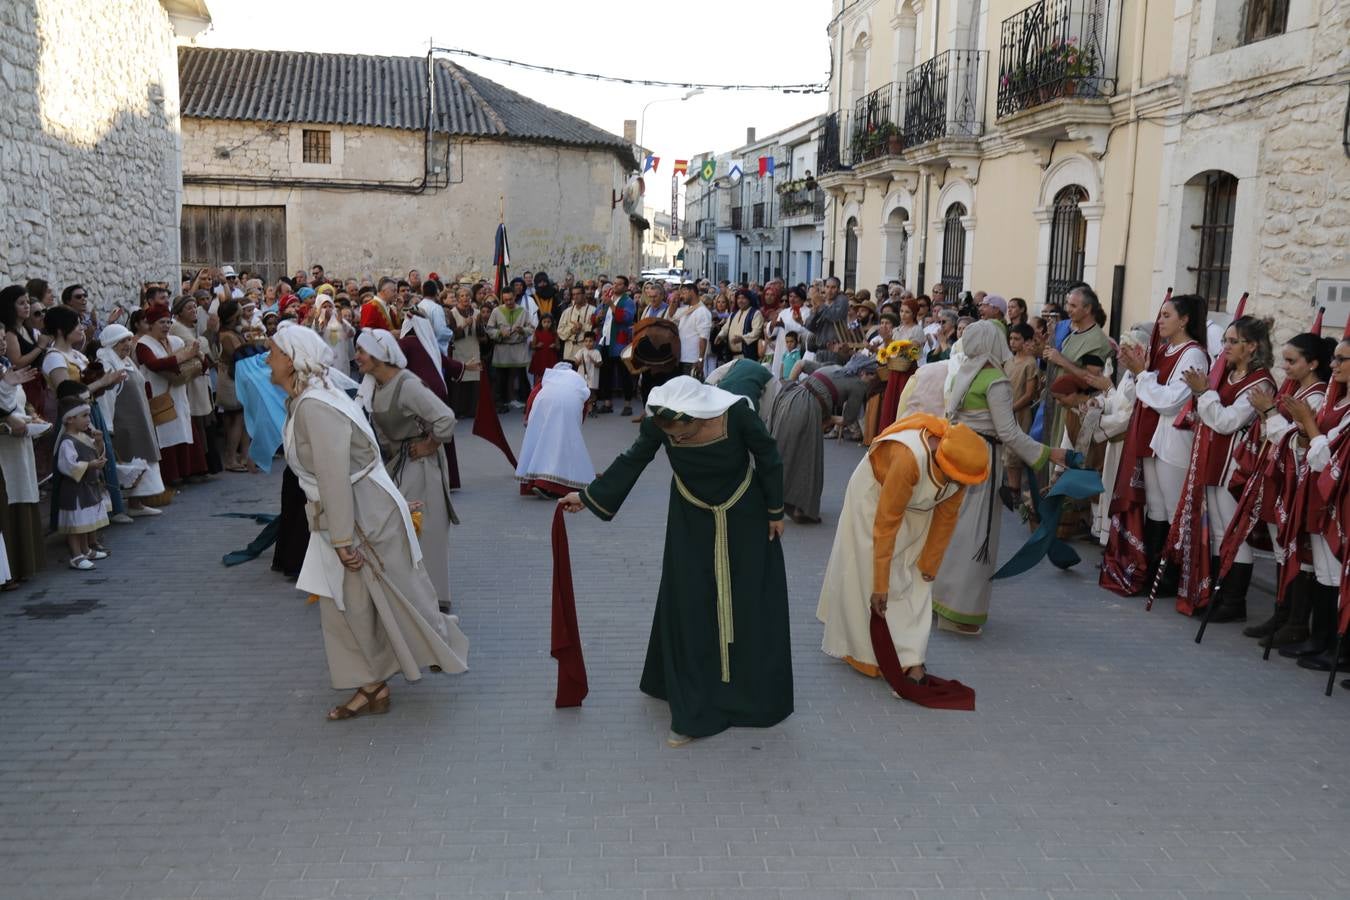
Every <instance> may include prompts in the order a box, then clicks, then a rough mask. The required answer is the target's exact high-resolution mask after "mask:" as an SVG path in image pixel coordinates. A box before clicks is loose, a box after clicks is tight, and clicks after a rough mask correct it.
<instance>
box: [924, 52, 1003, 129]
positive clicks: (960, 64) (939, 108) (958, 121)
mask: <svg viewBox="0 0 1350 900" xmlns="http://www.w3.org/2000/svg"><path fill="white" fill-rule="evenodd" d="M988 68H989V51H987V50H948V51H946V52H945V53H939V54H938V55H937V56H935V57H933V58H932V59H930V60H928V62H926V63H923V64H922V65H919V66H915V67H914V68H912V69H910V70H909V74H908V75H907V76H906V77H905V129H904V131H905V144H906V146H908V147H915V146H917V145H919V144H926V143H928V142H929V141H936V140H938V139H940V138H977V137H979V136H980V135H981V134H983V133H984V97H985V93H984V82H985V72H986V71H987V70H988Z"/></svg>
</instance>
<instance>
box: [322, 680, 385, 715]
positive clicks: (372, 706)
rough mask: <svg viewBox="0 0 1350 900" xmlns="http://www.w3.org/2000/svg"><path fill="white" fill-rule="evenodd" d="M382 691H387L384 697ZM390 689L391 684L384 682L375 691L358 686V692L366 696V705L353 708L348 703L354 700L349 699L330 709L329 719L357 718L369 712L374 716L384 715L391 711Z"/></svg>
mask: <svg viewBox="0 0 1350 900" xmlns="http://www.w3.org/2000/svg"><path fill="white" fill-rule="evenodd" d="M381 691H384V692H385V694H384V696H383V697H381V696H379V695H380V692H381ZM388 691H389V685H387V684H382V685H380V686H379V687H377V688H376V689H375V690H373V691H368V690H366V689H365V688H363V687H360V688H357V689H356V692H357V693H358V694H360V695H361V696H363V697H365V698H366V703H365V705H364V706H362V707H359V708H357V709H352V708H351V707H350V706H348V705H347V703H351V702H352V701H351V700H348V701H347V703H344V704H342V705H341V706H335V707H333V708H332V709H331V710H329V711H328V721H330V722H341V721H344V720H346V719H355V718H356V717H357V716H364V715H367V714H369V715H372V716H382V715H384V714H385V713H387V712H389V693H388ZM353 699H355V698H353Z"/></svg>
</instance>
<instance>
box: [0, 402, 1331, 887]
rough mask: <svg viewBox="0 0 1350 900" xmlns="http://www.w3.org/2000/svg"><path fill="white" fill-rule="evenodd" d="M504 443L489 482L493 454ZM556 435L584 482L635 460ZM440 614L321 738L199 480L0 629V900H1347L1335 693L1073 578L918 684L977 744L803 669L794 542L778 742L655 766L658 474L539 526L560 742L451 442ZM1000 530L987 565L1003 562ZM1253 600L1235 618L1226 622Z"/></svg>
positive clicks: (837, 449) (662, 725)
mask: <svg viewBox="0 0 1350 900" xmlns="http://www.w3.org/2000/svg"><path fill="white" fill-rule="evenodd" d="M506 418H507V420H508V421H507V430H508V434H509V436H510V439H511V441H512V444H513V446H516V447H519V446H520V427H519V416H518V415H515V414H513V415H511V416H508V417H506ZM635 429H636V426H633V425H631V424H630V423H629V422H628V421H627V420H626V419H621V418H620V417H618V416H608V417H602V418H601V419H599V420H592V421H591V422H589V423H588V424H587V426H586V433H587V436H588V439H589V440H590V442H591V450H592V455H593V458H594V461H595V463H596V465H597V468H603V466H604V465H605V464H606V463H607V462H608V460H609V459H610V458H611V457H612V456H613V455H614V454H615V453H617V452H618V451H619V450H620V449H621V448H622V447H623V446H625V445H626V444H627V442H628V440H630V439H631V437H632V436H633V433H634V431H635ZM460 435H461V437H460V439H459V440H460V450H459V457H460V463H461V469H462V472H463V476H464V483H465V485H466V487H465V489H464V490H463V491H461V492H460V493H459V494H457V495H456V505H457V509H458V511H459V515H460V517H461V519H462V520H463V523H464V524H463V525H461V526H460V527H459V528H457V529H456V530H455V531H454V533H453V539H454V542H453V559H454V561H455V565H456V569H457V572H458V578H457V580H456V583H455V585H454V590H455V595H454V601H455V606H456V611H457V612H458V614H459V615H460V617H461V624H462V626H463V628H464V630H465V632H466V633H467V634H468V635H469V638H470V640H471V641H472V649H471V654H470V659H469V662H470V666H471V670H470V671H469V672H468V673H466V674H464V675H462V676H458V677H453V678H451V677H438V676H431V677H428V678H426V679H424V680H423V681H422V682H421V683H419V684H417V685H413V686H408V685H406V684H404V683H403V682H402V681H401V680H396V681H395V682H394V683H393V692H394V703H393V709H392V711H391V713H390V714H389V715H387V716H382V717H370V718H361V719H358V720H356V721H353V722H347V723H338V724H335V723H328V722H326V721H325V720H324V713H325V711H326V710H327V709H328V708H329V707H330V706H332V705H333V704H335V703H337V702H340V701H341V700H342V699H344V698H345V696H346V694H345V693H337V692H334V691H332V690H330V688H329V686H328V675H327V669H326V666H325V663H324V657H323V647H322V642H321V637H320V632H319V626H318V615H317V610H316V609H315V607H313V606H310V605H306V603H305V602H304V598H303V596H302V595H300V594H299V593H297V592H296V591H295V590H294V589H293V587H292V585H291V584H289V583H288V582H286V581H284V580H283V579H282V578H281V577H280V576H279V575H277V574H275V573H273V572H271V571H270V570H269V568H268V561H269V560H270V557H271V550H270V549H269V550H268V551H267V553H266V554H265V556H264V557H263V558H261V559H259V560H255V561H253V562H250V563H246V564H244V565H241V566H238V567H235V568H230V569H226V568H223V567H222V566H221V565H220V562H219V560H220V557H221V556H222V554H224V553H226V552H228V551H231V550H236V549H239V548H242V547H244V546H245V545H246V544H247V543H248V542H249V541H250V540H251V539H252V538H253V537H254V535H255V534H256V533H257V531H258V529H259V527H260V526H259V525H256V524H255V523H254V522H252V521H250V520H248V519H241V518H224V517H219V516H218V515H217V514H219V513H226V512H230V513H268V512H275V511H276V510H277V507H278V495H279V481H280V476H279V469H278V470H277V471H274V473H273V474H272V475H271V476H269V477H253V478H250V477H248V476H244V475H230V474H227V475H222V476H219V477H218V478H217V480H216V481H215V482H214V483H213V484H210V485H203V486H199V487H194V488H190V489H189V490H188V491H187V492H186V493H185V494H184V495H182V496H181V497H180V498H179V499H178V500H177V501H176V502H175V503H174V504H173V506H172V507H171V508H170V509H169V510H168V511H167V513H166V514H165V515H164V516H162V517H160V518H158V519H154V520H149V521H147V520H139V521H138V522H137V523H136V524H134V525H129V526H114V528H113V529H112V531H111V532H110V533H109V535H108V541H109V546H110V547H111V549H112V550H113V556H112V557H111V558H110V559H108V560H106V561H103V562H100V563H99V568H98V571H96V572H91V573H77V572H72V571H68V570H66V569H65V568H63V565H64V553H60V554H59V558H58V551H57V549H56V545H54V544H53V545H51V554H52V556H51V561H50V562H49V567H48V570H47V571H46V572H45V573H43V574H42V575H41V576H40V577H39V578H38V579H37V580H36V581H35V582H33V583H32V584H30V585H27V586H25V588H24V589H22V590H20V591H17V592H14V593H8V594H3V595H0V697H3V700H0V898H5V900H29V898H31V900H66V898H70V900H75V898H94V897H97V898H128V900H154V898H208V897H222V898H224V897H231V898H232V897H249V898H285V897H292V898H321V897H453V898H462V897H463V898H467V897H484V898H486V897H497V898H502V897H507V896H509V897H512V898H514V897H517V896H525V895H531V896H536V895H539V894H540V892H542V894H543V895H547V896H555V897H576V898H583V897H585V898H588V897H602V896H603V897H616V898H619V897H623V898H630V897H637V898H643V900H656V898H658V897H665V896H679V897H684V898H688V897H700V896H717V897H746V898H749V897H801V898H813V900H815V898H828V897H885V898H914V900H917V898H921V897H938V896H940V897H944V898H964V897H984V898H991V900H992V898H1011V897H1042V898H1044V897H1053V898H1066V900H1067V898H1099V897H1121V898H1146V897H1147V898H1154V897H1157V898H1162V897H1167V898H1183V897H1184V898H1190V897H1221V896H1222V897H1290V898H1292V897H1307V898H1325V897H1332V896H1350V862H1347V857H1346V854H1345V847H1346V845H1347V841H1348V840H1350V828H1348V827H1347V826H1348V825H1350V791H1348V790H1347V775H1346V765H1345V755H1344V754H1345V750H1346V748H1347V747H1350V715H1347V713H1348V712H1350V692H1347V691H1344V690H1341V689H1339V688H1338V689H1337V691H1336V695H1335V696H1333V697H1332V698H1329V699H1328V698H1326V697H1324V696H1323V695H1322V687H1323V684H1324V683H1325V677H1324V676H1323V675H1319V674H1317V673H1312V672H1307V671H1304V670H1300V669H1298V668H1296V667H1295V666H1294V665H1293V664H1292V663H1291V662H1290V661H1288V660H1280V659H1272V660H1271V661H1269V662H1265V663H1263V662H1262V661H1261V656H1260V651H1259V650H1258V649H1257V648H1256V646H1255V642H1253V641H1251V640H1249V639H1246V638H1243V637H1241V636H1240V635H1239V633H1238V632H1239V630H1240V629H1239V628H1238V627H1237V626H1215V627H1213V628H1211V629H1210V632H1209V635H1208V636H1207V637H1206V639H1205V643H1204V644H1203V645H1201V646H1196V645H1195V643H1194V642H1193V636H1194V631H1195V626H1194V623H1192V622H1190V621H1189V620H1185V619H1183V618H1181V617H1180V616H1178V615H1176V614H1175V613H1173V612H1172V611H1171V609H1170V605H1167V604H1166V603H1164V604H1161V605H1159V607H1157V608H1156V609H1155V610H1154V611H1153V612H1152V613H1150V614H1145V613H1144V611H1143V609H1142V603H1141V602H1135V601H1123V600H1121V599H1120V598H1117V597H1115V596H1113V595H1109V594H1106V593H1104V592H1102V591H1099V590H1098V589H1097V587H1096V570H1095V566H1096V562H1097V558H1098V554H1097V553H1095V552H1094V551H1092V549H1091V548H1087V547H1083V546H1082V545H1079V548H1080V551H1081V552H1083V553H1084V555H1085V560H1084V562H1083V563H1082V564H1081V565H1080V566H1079V567H1078V568H1077V569H1076V570H1074V571H1071V572H1069V573H1060V572H1057V571H1055V570H1054V569H1052V568H1051V567H1049V566H1048V565H1042V566H1041V567H1040V568H1038V569H1036V570H1035V571H1033V572H1032V573H1029V574H1028V575H1025V576H1022V577H1021V578H1018V579H1015V580H1013V581H1011V582H1004V583H1001V584H1000V585H999V586H998V587H997V588H996V589H995V594H994V610H993V615H992V618H991V624H990V626H989V627H988V628H987V629H986V632H985V634H984V635H983V636H982V637H980V638H976V639H969V638H960V637H957V636H954V635H952V634H948V633H943V632H938V631H936V630H935V631H934V633H933V639H932V644H931V647H930V657H929V663H930V665H931V667H932V669H933V670H934V672H935V673H937V674H939V675H942V676H946V677H956V678H960V679H961V680H962V681H964V682H966V683H967V684H970V685H972V686H973V687H974V688H975V689H976V691H977V693H978V700H977V702H978V710H977V711H976V712H974V713H961V712H946V711H933V710H926V709H922V708H920V707H917V706H914V705H912V704H907V703H903V702H899V701H897V700H894V699H892V697H891V695H890V692H889V690H888V689H886V688H885V687H884V685H882V684H881V683H880V682H873V681H868V680H866V679H864V678H862V677H861V676H859V675H857V674H855V673H854V672H853V671H852V670H851V669H849V668H848V667H847V666H846V665H844V664H842V663H840V662H838V661H835V660H832V659H829V658H827V657H826V656H824V655H823V654H821V653H820V651H819V644H820V634H821V629H820V626H819V625H818V623H817V622H816V620H815V605H816V596H817V591H818V588H819V584H820V580H821V576H822V573H823V570H824V567H825V561H826V557H827V555H828V553H829V548H830V542H831V539H832V535H833V523H834V522H835V521H836V520H837V516H838V511H839V506H840V503H841V501H842V499H843V486H844V484H845V482H846V480H847V477H848V473H849V472H850V471H851V469H852V467H853V466H854V465H855V464H856V462H857V460H858V459H859V457H860V451H859V450H858V448H857V447H856V446H849V445H838V444H833V443H831V444H829V446H827V448H826V461H827V472H826V484H827V486H828V487H827V490H826V496H825V513H824V515H825V524H824V525H821V526H816V527H797V526H793V525H791V524H789V525H788V530H787V534H786V536H785V542H786V549H787V552H788V566H789V569H788V574H789V579H790V583H791V586H792V588H791V609H792V635H793V652H794V657H793V663H794V667H795V688H796V714H795V715H793V716H792V717H791V718H789V719H788V720H787V721H786V722H785V723H783V724H782V725H780V726H778V727H775V728H772V729H769V730H766V731H754V730H733V731H730V732H727V733H725V734H723V735H720V736H718V737H714V738H711V739H707V740H703V741H697V742H695V743H693V744H691V745H689V746H687V747H683V748H681V749H677V750H672V749H669V748H667V747H666V746H665V743H664V738H665V735H666V731H667V729H668V727H669V718H668V714H667V709H666V707H665V705H664V704H663V703H660V702H657V701H654V700H651V699H648V698H646V697H644V696H643V695H642V694H641V693H639V691H638V689H637V682H638V676H639V673H640V671H641V666H642V660H643V654H644V651H645V648H646V641H647V631H648V628H649V625H650V621H651V614H652V605H653V602H654V597H655V581H654V578H655V574H656V572H657V571H658V563H659V557H660V553H661V548H662V543H663V538H664V522H665V507H666V501H667V491H668V482H669V467H668V466H667V465H666V463H665V459H664V455H662V456H659V457H658V459H657V460H656V462H655V463H654V464H653V465H652V466H651V468H650V469H649V471H648V472H647V474H646V476H645V477H644V479H643V480H642V481H641V482H640V484H639V487H638V489H637V490H636V491H635V492H634V494H633V495H632V497H631V498H630V500H629V502H628V503H627V505H626V506H625V507H624V508H623V510H622V511H621V513H620V514H619V517H618V519H617V520H616V521H615V522H614V523H613V524H610V525H606V524H603V523H601V522H600V521H599V520H597V519H595V518H594V517H590V516H587V515H578V516H574V517H570V518H569V519H568V525H569V533H570V539H571V546H572V550H573V571H574V575H575V578H576V583H577V604H578V612H579V618H580V626H581V632H582V635H583V637H584V638H585V642H586V643H585V655H586V663H587V666H588V670H589V674H590V680H591V693H590V696H589V698H588V699H587V701H586V705H585V707H584V708H582V709H572V710H555V709H554V708H553V690H554V683H555V674H556V664H555V663H554V661H553V660H552V659H551V658H550V657H549V654H548V647H549V611H550V595H549V584H550V551H549V543H548V536H549V524H550V518H551V515H552V505H551V504H546V503H543V502H540V501H537V500H534V499H526V498H521V497H519V496H517V494H516V488H515V484H514V482H513V481H512V480H511V478H510V471H509V469H508V468H507V465H506V463H505V462H504V461H503V459H502V457H501V455H500V454H499V453H498V452H497V451H496V450H495V449H494V448H492V447H491V446H489V445H488V444H486V443H485V442H483V441H481V440H478V439H476V438H473V437H471V436H470V435H469V434H468V423H461V425H460ZM1020 534H1021V532H1020V530H1019V528H1018V527H1017V526H1016V523H1015V522H1014V521H1012V520H1011V517H1010V519H1009V521H1008V522H1006V523H1005V528H1004V547H1003V548H1002V552H1003V555H1004V556H1005V557H1006V556H1007V555H1009V554H1011V552H1012V551H1013V550H1015V549H1016V545H1017V544H1018V543H1020V540H1019V538H1020ZM1268 603H1269V600H1268V597H1267V595H1265V594H1264V593H1262V592H1256V593H1255V596H1254V598H1253V604H1252V611H1253V615H1254V616H1259V617H1261V618H1264V615H1265V613H1266V610H1267V608H1268Z"/></svg>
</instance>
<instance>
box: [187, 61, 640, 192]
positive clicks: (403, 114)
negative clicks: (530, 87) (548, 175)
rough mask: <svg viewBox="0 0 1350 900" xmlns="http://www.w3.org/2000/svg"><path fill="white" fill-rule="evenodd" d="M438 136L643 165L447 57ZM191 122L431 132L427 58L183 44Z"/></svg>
mask: <svg viewBox="0 0 1350 900" xmlns="http://www.w3.org/2000/svg"><path fill="white" fill-rule="evenodd" d="M434 71H435V73H436V91H435V97H436V109H435V111H434V113H433V115H434V117H435V121H434V127H435V130H436V131H438V132H442V133H444V134H452V135H464V136H468V137H483V138H501V139H506V140H511V139H519V140H533V141H552V142H561V143H565V144H574V145H577V146H593V147H606V148H609V149H612V150H613V151H614V152H616V153H617V154H619V157H620V159H621V160H623V161H624V162H625V163H627V164H629V165H631V166H633V167H636V165H637V162H636V160H635V159H634V158H633V153H632V148H631V146H630V145H629V144H628V143H627V142H626V141H624V139H623V138H621V137H619V136H618V135H616V134H610V133H609V132H608V131H604V130H603V129H600V128H596V127H595V126H594V125H591V124H590V123H588V122H584V121H582V120H581V119H578V118H577V117H576V116H569V115H568V114H567V113H565V112H561V111H559V110H556V109H553V108H551V107H548V106H545V105H544V104H542V103H537V102H535V101H534V100H531V99H529V98H528V97H525V96H522V95H520V94H517V93H516V92H515V91H512V90H509V89H507V88H504V87H502V86H501V85H500V84H497V83H496V82H495V81H491V80H489V79H487V78H484V77H483V76H481V75H478V74H475V73H473V72H470V71H467V70H466V69H462V68H460V67H459V66H456V65H455V64H454V63H451V62H449V61H447V60H444V59H437V60H436V61H435V69H434ZM178 80H179V93H180V108H181V110H182V115H183V117H184V118H196V119H231V120H237V121H250V122H294V123H305V122H310V123H315V124H327V125H368V126H373V127H377V128H405V129H413V130H418V131H421V130H423V129H424V128H425V127H426V118H425V115H426V96H427V93H426V92H427V61H426V58H425V57H420V56H354V55H348V54H341V53H301V52H297V51H290V50H235V49H225V48H214V47H180V48H179V50H178Z"/></svg>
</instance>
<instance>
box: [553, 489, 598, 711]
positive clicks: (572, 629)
mask: <svg viewBox="0 0 1350 900" xmlns="http://www.w3.org/2000/svg"><path fill="white" fill-rule="evenodd" d="M565 515H566V513H564V512H563V508H562V506H561V505H559V506H558V507H557V508H556V510H555V511H554V513H553V535H552V540H553V619H552V627H551V632H552V633H551V639H550V642H549V655H550V656H552V657H553V658H554V659H556V660H557V661H558V689H557V692H556V693H555V694H554V698H553V705H554V706H555V707H557V708H558V709H563V708H565V707H568V706H580V705H581V701H582V700H584V699H586V694H587V693H588V692H589V691H590V687H589V685H588V684H587V683H586V660H585V659H584V658H582V655H581V629H580V628H579V627H578V626H577V603H576V595H575V594H574V593H573V590H572V556H571V552H570V550H569V548H568V546H567V524H566V522H565V521H564V518H563V517H564V516H565Z"/></svg>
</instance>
